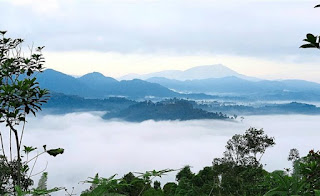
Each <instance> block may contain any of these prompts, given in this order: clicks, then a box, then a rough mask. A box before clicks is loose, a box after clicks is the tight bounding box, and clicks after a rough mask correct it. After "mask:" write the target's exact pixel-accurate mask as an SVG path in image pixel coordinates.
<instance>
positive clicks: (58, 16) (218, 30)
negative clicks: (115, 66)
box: [0, 0, 320, 58]
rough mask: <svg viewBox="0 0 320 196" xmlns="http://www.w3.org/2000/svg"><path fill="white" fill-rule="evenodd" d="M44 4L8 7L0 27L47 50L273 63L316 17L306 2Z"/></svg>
mask: <svg viewBox="0 0 320 196" xmlns="http://www.w3.org/2000/svg"><path fill="white" fill-rule="evenodd" d="M47 2H48V1H46V2H45V3H44V2H43V1H39V2H38V0H37V1H36V2H34V1H29V0H28V1H21V0H14V1H13V3H7V5H6V7H7V9H8V11H5V12H3V13H0V16H1V18H4V22H3V24H2V26H4V27H7V30H9V31H13V32H14V33H16V34H20V35H23V34H24V33H23V32H26V30H27V32H28V36H27V37H28V39H30V40H32V41H34V42H36V43H41V45H46V46H47V48H48V50H54V51H79V50H80V51H81V50H94V51H100V52H101V51H103V52H121V53H134V52H144V53H156V52H163V51H165V52H174V53H178V54H181V53H182V54H194V53H195V52H197V53H199V52H207V53H208V52H209V53H214V54H229V55H231V54H232V55H247V56H260V57H261V56H262V57H272V58H274V57H279V56H287V55H298V54H300V53H301V52H300V51H301V50H299V49H298V47H299V45H300V44H301V40H302V39H303V37H304V36H305V33H307V32H314V33H317V30H318V29H317V27H316V26H315V25H314V23H315V22H316V18H319V14H320V13H319V11H317V10H316V9H313V6H314V5H313V2H310V1H293V2H290V3H288V2H286V1H280V2H279V1H277V2H272V1H271V2H270V1H243V2H241V3H239V2H237V3H235V2H236V1H230V2H225V1H218V0H216V1H204V0H203V1H191V0H190V1H181V0H176V1H168V0H164V1H135V0H132V1H129V0H124V1H98V0H95V1H71V0H67V1H58V0H50V1H49V3H47ZM17 5H28V6H31V7H34V8H35V9H36V10H40V11H41V10H42V11H43V12H42V13H41V14H39V13H37V12H32V11H30V10H28V9H27V8H26V7H24V6H22V7H21V6H17ZM271 10H272V14H270V11H271ZM50 12H52V13H54V14H50ZM302 16H303V17H302ZM13 27H16V28H13ZM312 54H314V53H313V52H312Z"/></svg>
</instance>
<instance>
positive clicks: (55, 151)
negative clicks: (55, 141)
mask: <svg viewBox="0 0 320 196" xmlns="http://www.w3.org/2000/svg"><path fill="white" fill-rule="evenodd" d="M63 152H64V149H63V148H57V149H51V150H47V153H48V154H49V155H51V156H54V157H55V156H57V155H59V154H63Z"/></svg>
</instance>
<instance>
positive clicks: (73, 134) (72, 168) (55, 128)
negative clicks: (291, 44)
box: [24, 112, 320, 194]
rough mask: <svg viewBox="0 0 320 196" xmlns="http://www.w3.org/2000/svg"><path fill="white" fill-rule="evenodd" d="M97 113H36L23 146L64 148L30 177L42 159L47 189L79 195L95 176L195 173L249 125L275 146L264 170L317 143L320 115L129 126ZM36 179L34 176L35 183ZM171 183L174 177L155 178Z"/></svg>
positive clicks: (267, 155)
mask: <svg viewBox="0 0 320 196" xmlns="http://www.w3.org/2000/svg"><path fill="white" fill-rule="evenodd" d="M102 116H103V113H102V112H82V113H69V114H64V115H40V116H38V117H37V118H30V119H29V120H28V124H27V127H26V132H25V138H24V143H25V144H26V145H33V146H37V147H38V148H39V151H41V150H40V149H41V148H42V145H43V144H47V146H48V147H52V148H54V147H63V148H65V153H64V154H63V155H60V156H57V157H55V158H53V157H49V156H42V157H40V158H39V160H38V163H37V166H36V168H35V171H34V173H37V172H39V171H42V169H44V167H45V165H46V163H47V161H48V166H47V171H48V172H49V181H48V183H49V186H50V187H53V186H65V187H67V188H69V189H71V187H75V191H76V192H77V194H79V191H80V192H81V191H82V190H84V189H85V188H87V187H88V185H86V184H83V183H81V181H84V180H86V179H87V177H90V176H91V177H93V176H94V175H95V174H96V173H99V174H100V175H101V176H104V177H108V176H111V175H113V174H118V176H119V177H122V176H123V175H124V174H126V173H128V172H130V171H131V172H133V171H136V172H143V171H146V170H153V169H156V170H160V169H166V168H172V169H179V168H182V167H183V166H185V165H190V166H192V170H193V171H194V172H197V171H198V170H200V169H201V168H203V167H204V166H210V165H211V164H212V160H213V158H218V157H222V155H223V152H224V150H225V145H226V142H227V140H228V139H230V138H231V137H232V136H233V135H234V134H242V133H244V131H245V130H246V129H248V128H250V127H256V128H264V131H265V133H266V134H268V135H269V136H273V137H275V141H276V145H275V146H274V147H272V148H270V149H267V151H266V153H265V155H264V157H263V159H262V163H263V164H265V168H266V169H267V170H268V171H273V170H277V169H280V170H281V169H284V167H285V168H290V167H291V162H289V161H287V157H288V154H289V150H290V149H292V148H297V149H298V150H299V151H300V153H301V155H303V156H304V155H306V154H307V152H308V151H309V150H310V149H314V148H316V147H317V146H318V145H319V142H318V139H317V138H319V136H320V132H319V131H318V130H317V127H319V126H320V116H308V115H260V116H245V117H244V119H243V121H242V122H241V121H240V120H239V121H221V120H190V121H158V122H155V121H152V120H150V121H144V122H141V123H130V122H124V121H110V120H104V119H102ZM38 177H39V176H36V177H34V178H35V179H37V178H38ZM160 180H161V181H162V182H167V181H174V180H175V173H174V172H173V173H171V174H169V175H168V176H165V177H164V178H162V179H160Z"/></svg>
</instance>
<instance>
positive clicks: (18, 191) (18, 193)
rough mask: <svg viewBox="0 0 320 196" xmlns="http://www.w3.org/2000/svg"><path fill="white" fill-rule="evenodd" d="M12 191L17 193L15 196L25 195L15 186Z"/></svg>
mask: <svg viewBox="0 0 320 196" xmlns="http://www.w3.org/2000/svg"><path fill="white" fill-rule="evenodd" d="M14 190H15V191H16V192H17V196H24V195H25V193H24V192H23V191H22V189H21V188H20V187H19V186H15V187H14Z"/></svg>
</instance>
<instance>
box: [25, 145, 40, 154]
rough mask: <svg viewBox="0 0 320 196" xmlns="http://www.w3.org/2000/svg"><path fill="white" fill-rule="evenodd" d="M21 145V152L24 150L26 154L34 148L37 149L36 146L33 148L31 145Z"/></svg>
mask: <svg viewBox="0 0 320 196" xmlns="http://www.w3.org/2000/svg"><path fill="white" fill-rule="evenodd" d="M23 147H24V150H23V152H25V153H26V154H28V153H30V152H32V151H34V150H35V149H37V148H34V147H32V146H23Z"/></svg>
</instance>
